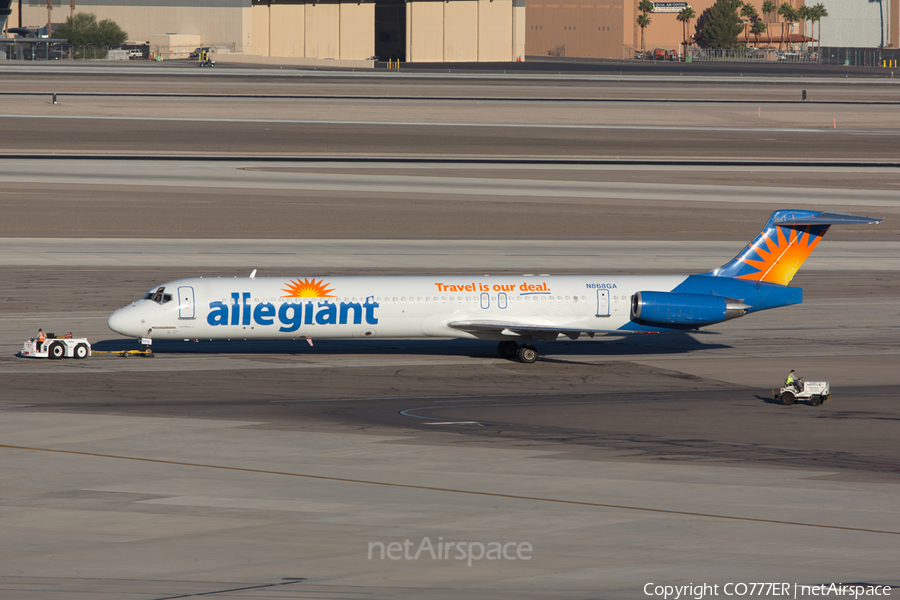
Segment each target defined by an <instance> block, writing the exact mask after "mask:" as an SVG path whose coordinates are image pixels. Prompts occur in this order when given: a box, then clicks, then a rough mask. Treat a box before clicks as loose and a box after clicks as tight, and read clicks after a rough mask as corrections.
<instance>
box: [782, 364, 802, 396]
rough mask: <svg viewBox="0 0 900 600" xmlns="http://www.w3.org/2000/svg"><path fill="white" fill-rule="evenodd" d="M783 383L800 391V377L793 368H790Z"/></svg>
mask: <svg viewBox="0 0 900 600" xmlns="http://www.w3.org/2000/svg"><path fill="white" fill-rule="evenodd" d="M784 384H785V385H787V386H790V387H793V388H794V389H795V390H797V391H798V392H799V391H800V377H798V376H797V374H796V373H794V370H793V369H791V372H790V374H789V375H788V376H787V379H785V380H784Z"/></svg>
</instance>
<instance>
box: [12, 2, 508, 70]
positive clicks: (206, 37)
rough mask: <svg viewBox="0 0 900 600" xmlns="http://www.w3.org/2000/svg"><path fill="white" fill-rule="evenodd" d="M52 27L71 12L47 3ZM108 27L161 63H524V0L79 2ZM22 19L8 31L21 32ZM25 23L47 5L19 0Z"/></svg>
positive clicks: (38, 17) (38, 20) (37, 23)
mask: <svg viewBox="0 0 900 600" xmlns="http://www.w3.org/2000/svg"><path fill="white" fill-rule="evenodd" d="M51 1H52V2H53V11H52V13H51V20H52V22H53V23H54V25H58V24H60V23H63V22H65V20H66V18H67V17H68V16H69V14H70V8H69V3H68V2H66V3H65V4H62V5H60V4H59V3H60V0H51ZM76 8H77V10H78V11H84V12H90V13H93V14H94V15H96V17H97V19H98V20H102V19H112V20H114V21H116V22H117V23H118V24H119V25H120V26H121V27H122V28H123V29H124V30H125V31H127V32H128V38H129V42H130V43H149V44H150V46H151V50H152V51H154V52H159V53H160V54H161V55H162V56H163V57H180V56H186V55H187V53H189V52H190V51H191V50H193V49H194V48H195V47H197V46H213V47H219V48H220V49H223V50H227V51H230V52H233V53H236V54H245V55H256V56H262V57H285V58H288V57H295V58H317V59H356V60H365V59H369V58H371V57H372V56H378V57H379V58H381V59H382V60H387V59H400V60H407V61H416V62H443V61H467V62H468V61H514V60H522V59H524V56H525V0H409V1H404V0H374V1H373V0H77V2H76ZM18 18H19V16H18V11H17V10H16V3H15V2H14V3H13V14H12V15H11V16H10V18H9V21H8V24H7V27H14V26H16V25H17V24H18ZM22 24H23V26H25V27H30V28H35V29H37V28H41V27H44V26H46V24H47V7H46V0H24V2H23V10H22Z"/></svg>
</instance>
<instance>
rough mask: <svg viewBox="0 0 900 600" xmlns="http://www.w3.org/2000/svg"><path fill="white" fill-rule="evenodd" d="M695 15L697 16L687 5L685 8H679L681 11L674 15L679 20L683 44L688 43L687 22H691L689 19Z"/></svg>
mask: <svg viewBox="0 0 900 600" xmlns="http://www.w3.org/2000/svg"><path fill="white" fill-rule="evenodd" d="M696 16H697V13H695V12H694V9H693V8H692V7H690V6H688V7H687V8H683V9H681V12H680V13H678V16H677V17H675V18H676V19H678V20H679V21H681V30H682V32H683V33H684V45H685V46H687V45H688V41H687V29H688V27H690V25H689V23H690V22H691V19H693V18H694V17H696Z"/></svg>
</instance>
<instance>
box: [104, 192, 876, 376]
mask: <svg viewBox="0 0 900 600" xmlns="http://www.w3.org/2000/svg"><path fill="white" fill-rule="evenodd" d="M881 221H882V219H878V218H874V217H861V216H856V215H849V214H846V213H836V212H811V211H800V210H780V211H776V212H774V213H773V214H772V216H771V217H770V218H769V222H768V223H766V226H765V228H764V229H763V230H762V232H761V233H760V234H759V235H758V236H757V237H756V239H754V240H753V241H752V242H751V243H750V244H749V245H747V247H746V248H744V250H743V251H742V252H741V253H740V254H738V255H737V256H736V257H735V258H734V259H733V260H732V261H731V262H729V263H728V264H726V265H725V266H723V267H721V268H718V269H716V270H714V271H710V272H709V273H702V274H699V275H626V276H619V275H616V276H606V275H566V276H553V277H551V276H541V277H533V276H520V277H516V276H501V277H488V276H479V277H468V276H457V277H444V276H440V277H428V276H417V277H333V278H317V277H255V274H256V271H254V272H253V273H252V274H251V275H250V277H244V278H240V277H238V278H193V279H179V280H177V281H170V282H168V283H165V284H163V285H160V286H156V287H154V288H153V289H152V290H150V291H149V292H147V294H146V295H145V296H144V297H143V298H141V299H140V300H137V301H135V302H133V303H131V304H129V305H128V306H125V307H124V308H121V309H119V310H117V311H116V312H114V313H113V314H112V315H111V316H110V317H109V327H110V329H112V330H113V331H115V332H117V333H120V334H122V335H127V336H133V337H140V338H143V339H144V343H146V344H149V343H152V340H153V339H199V338H204V339H306V340H309V341H310V342H311V340H312V339H313V338H317V339H318V338H321V339H350V338H394V339H397V338H403V339H408V338H470V339H478V340H488V341H499V342H500V344H499V347H498V350H499V352H500V354H501V355H502V356H504V357H508V358H518V360H520V361H522V362H525V363H531V362H534V361H535V360H536V359H537V356H538V353H537V350H536V349H535V347H534V344H535V342H542V341H555V340H558V339H572V340H574V339H577V338H579V337H582V336H587V337H591V338H593V337H595V336H627V335H646V334H655V333H667V332H675V331H691V330H696V329H698V328H700V327H703V326H705V325H712V324H714V323H721V322H723V321H728V320H729V319H735V318H737V317H742V316H744V315H746V314H748V313H753V312H757V311H761V310H766V309H769V308H777V307H780V306H788V305H791V304H799V303H801V302H802V301H803V290H802V289H800V288H789V287H787V285H788V283H789V282H790V281H791V278H793V276H794V274H795V273H796V272H797V270H798V269H799V268H800V265H802V264H803V261H805V260H806V258H807V257H808V256H809V254H810V253H811V252H812V250H813V248H815V247H816V245H817V244H818V243H819V240H821V238H822V236H823V235H825V232H826V231H827V230H828V228H829V227H830V226H831V225H843V224H868V223H879V222H881Z"/></svg>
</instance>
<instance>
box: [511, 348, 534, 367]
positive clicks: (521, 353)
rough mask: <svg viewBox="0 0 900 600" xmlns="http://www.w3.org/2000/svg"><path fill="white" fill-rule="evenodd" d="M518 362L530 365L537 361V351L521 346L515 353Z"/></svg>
mask: <svg viewBox="0 0 900 600" xmlns="http://www.w3.org/2000/svg"><path fill="white" fill-rule="evenodd" d="M516 354H517V356H518V358H519V362H522V363H526V364H530V363H533V362H534V361H536V360H537V358H538V351H537V350H535V349H534V348H533V347H532V346H521V347H519V349H518V351H517V352H516Z"/></svg>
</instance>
